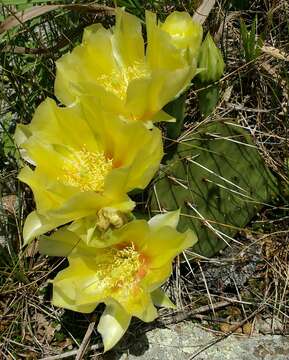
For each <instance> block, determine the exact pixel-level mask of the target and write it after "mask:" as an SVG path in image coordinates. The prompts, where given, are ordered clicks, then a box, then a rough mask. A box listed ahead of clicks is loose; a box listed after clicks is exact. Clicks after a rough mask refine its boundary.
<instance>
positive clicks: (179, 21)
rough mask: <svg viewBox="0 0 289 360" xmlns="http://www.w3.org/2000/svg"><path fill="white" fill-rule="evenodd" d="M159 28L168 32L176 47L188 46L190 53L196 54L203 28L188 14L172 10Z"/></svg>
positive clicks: (183, 47)
mask: <svg viewBox="0 0 289 360" xmlns="http://www.w3.org/2000/svg"><path fill="white" fill-rule="evenodd" d="M161 28H162V30H164V31H165V32H167V33H168V34H170V36H171V41H172V42H173V43H174V45H175V46H176V47H177V48H179V49H186V48H190V50H191V52H192V55H194V56H196V54H197V53H198V51H199V48H200V45H201V41H202V37H203V28H202V26H201V25H200V24H199V23H197V22H195V21H194V20H192V18H191V16H190V14H188V13H186V12H179V11H174V12H173V13H171V14H170V15H169V16H168V17H167V18H166V20H165V22H164V23H163V24H162V26H161Z"/></svg>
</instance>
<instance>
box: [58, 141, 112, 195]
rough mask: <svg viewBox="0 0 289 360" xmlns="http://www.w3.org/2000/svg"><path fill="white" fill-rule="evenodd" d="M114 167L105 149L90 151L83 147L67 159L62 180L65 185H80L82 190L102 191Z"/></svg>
mask: <svg viewBox="0 0 289 360" xmlns="http://www.w3.org/2000/svg"><path fill="white" fill-rule="evenodd" d="M112 167H113V160H112V159H108V158H106V156H105V154H104V152H103V151H96V152H90V151H88V150H87V149H86V147H83V148H82V149H81V150H80V151H76V152H74V153H72V155H71V156H70V157H69V158H68V159H67V161H66V163H65V165H64V166H63V172H64V177H63V178H62V181H63V183H64V184H65V185H70V186H74V187H78V188H79V189H80V191H82V192H84V191H95V192H101V191H103V190H104V182H105V178H106V176H107V174H108V173H109V172H110V171H111V170H112Z"/></svg>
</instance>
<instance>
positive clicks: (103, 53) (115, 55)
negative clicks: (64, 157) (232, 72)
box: [55, 9, 202, 124]
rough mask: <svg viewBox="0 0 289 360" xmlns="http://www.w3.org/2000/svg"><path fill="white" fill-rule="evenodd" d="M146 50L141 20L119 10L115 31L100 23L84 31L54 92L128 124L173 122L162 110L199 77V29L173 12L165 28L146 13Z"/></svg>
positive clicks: (62, 63)
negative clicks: (84, 99) (87, 100)
mask: <svg viewBox="0 0 289 360" xmlns="http://www.w3.org/2000/svg"><path fill="white" fill-rule="evenodd" d="M146 29H147V47H146V51H145V46H144V39H143V36H142V27H141V21H140V20H139V19H138V18H136V17H135V16H133V15H130V14H128V13H126V12H124V11H123V10H121V9H117V10H116V25H115V28H114V29H113V31H112V30H111V29H105V28H103V27H102V25H100V24H94V25H92V26H89V27H87V28H86V29H85V31H84V35H83V39H82V43H81V44H80V45H79V46H77V47H76V48H75V49H74V50H73V51H72V52H71V53H68V54H65V55H64V56H62V57H61V58H60V59H59V60H58V61H57V62H56V67H57V72H56V80H55V94H56V96H57V97H58V98H59V99H60V100H61V101H62V103H63V104H65V105H69V104H71V103H73V102H74V101H75V99H76V98H77V97H79V96H81V95H83V94H85V95H88V94H89V95H93V96H96V97H97V98H98V99H100V101H101V106H103V107H104V108H106V109H108V110H109V111H110V112H116V113H118V114H122V115H123V117H124V118H125V119H126V120H140V121H144V122H149V124H150V123H151V122H155V121H163V120H166V121H169V120H173V119H172V118H171V117H170V116H169V115H168V114H166V113H165V112H163V111H161V109H162V108H163V106H164V105H166V104H167V103H168V102H170V101H172V100H173V99H174V98H176V97H178V96H179V94H180V93H181V92H182V91H183V90H184V89H186V88H187V87H188V85H189V84H190V81H191V79H192V78H193V76H194V75H195V73H196V64H197V62H196V60H197V52H198V49H199V47H200V43H201V39H202V27H201V25H199V24H197V23H195V22H193V20H192V19H191V18H190V16H189V14H187V13H185V12H174V13H172V14H171V15H169V16H168V17H167V19H166V21H165V22H164V23H163V24H162V23H159V24H157V20H156V15H155V14H153V13H151V12H149V11H147V12H146Z"/></svg>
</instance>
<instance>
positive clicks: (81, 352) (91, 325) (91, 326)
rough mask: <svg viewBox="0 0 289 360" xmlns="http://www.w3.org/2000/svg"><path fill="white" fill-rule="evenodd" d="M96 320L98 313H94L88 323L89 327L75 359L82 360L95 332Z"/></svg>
mask: <svg viewBox="0 0 289 360" xmlns="http://www.w3.org/2000/svg"><path fill="white" fill-rule="evenodd" d="M95 322H96V314H93V315H92V317H91V320H90V323H89V325H88V328H87V330H86V333H85V335H84V338H83V340H82V343H81V345H80V347H79V349H78V352H77V354H76V357H75V360H81V359H82V358H83V355H84V354H85V351H86V349H87V346H88V344H89V341H90V337H91V334H92V332H93V329H94V326H95Z"/></svg>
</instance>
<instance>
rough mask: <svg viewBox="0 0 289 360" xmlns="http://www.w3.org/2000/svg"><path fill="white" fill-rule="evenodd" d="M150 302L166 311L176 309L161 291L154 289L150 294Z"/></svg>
mask: <svg viewBox="0 0 289 360" xmlns="http://www.w3.org/2000/svg"><path fill="white" fill-rule="evenodd" d="M151 297H152V301H153V303H154V304H155V305H157V306H163V307H166V308H168V309H176V305H175V304H174V303H172V301H171V300H170V298H169V297H168V296H167V294H166V293H165V292H164V291H163V290H162V289H161V288H159V289H156V290H154V291H153V292H152V293H151Z"/></svg>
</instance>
